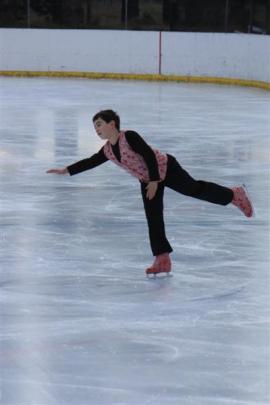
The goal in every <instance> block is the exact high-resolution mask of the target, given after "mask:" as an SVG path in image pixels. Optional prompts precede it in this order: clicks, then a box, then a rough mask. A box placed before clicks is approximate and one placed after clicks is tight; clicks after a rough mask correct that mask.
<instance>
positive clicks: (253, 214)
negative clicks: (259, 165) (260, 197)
mask: <svg viewBox="0 0 270 405" xmlns="http://www.w3.org/2000/svg"><path fill="white" fill-rule="evenodd" d="M242 187H243V189H244V190H245V193H246V195H247V198H248V199H249V202H250V204H251V208H252V215H251V217H249V218H255V217H256V212H255V208H254V205H253V203H252V199H251V197H250V195H249V192H248V189H247V186H246V185H245V184H242Z"/></svg>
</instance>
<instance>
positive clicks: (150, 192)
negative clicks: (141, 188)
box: [146, 181, 158, 200]
mask: <svg viewBox="0 0 270 405" xmlns="http://www.w3.org/2000/svg"><path fill="white" fill-rule="evenodd" d="M146 189H147V193H146V198H148V200H152V198H154V197H155V195H156V192H157V189H158V181H150V182H149V183H148V185H147V186H146Z"/></svg>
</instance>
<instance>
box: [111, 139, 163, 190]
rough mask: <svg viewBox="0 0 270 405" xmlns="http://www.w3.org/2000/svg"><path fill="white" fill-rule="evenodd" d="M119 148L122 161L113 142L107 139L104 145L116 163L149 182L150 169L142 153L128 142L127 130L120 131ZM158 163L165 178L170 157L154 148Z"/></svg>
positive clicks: (161, 175) (161, 174)
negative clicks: (115, 151)
mask: <svg viewBox="0 0 270 405" xmlns="http://www.w3.org/2000/svg"><path fill="white" fill-rule="evenodd" d="M119 149H120V155H121V162H119V161H118V159H117V158H116V157H115V155H114V153H113V150H112V147H111V144H110V142H109V141H107V142H106V143H105V145H104V148H103V150H104V153H105V156H106V157H107V158H108V159H109V160H111V161H113V162H114V163H116V164H117V165H118V166H120V167H122V168H123V169H125V170H127V171H128V172H129V173H130V174H131V175H132V176H134V177H137V178H138V179H139V180H140V181H142V182H144V183H148V182H149V181H150V178H149V174H148V169H147V166H146V163H145V161H144V159H143V157H142V156H141V155H139V154H138V153H136V152H134V150H133V149H132V148H131V146H130V145H129V144H128V142H127V140H126V137H125V131H121V132H120V136H119ZM153 151H154V153H155V155H156V159H157V163H158V170H159V175H160V180H164V179H165V176H166V172H167V160H168V157H167V155H166V154H163V153H161V152H160V151H159V150H156V149H153Z"/></svg>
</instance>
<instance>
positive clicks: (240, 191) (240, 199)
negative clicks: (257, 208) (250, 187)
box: [232, 184, 254, 218]
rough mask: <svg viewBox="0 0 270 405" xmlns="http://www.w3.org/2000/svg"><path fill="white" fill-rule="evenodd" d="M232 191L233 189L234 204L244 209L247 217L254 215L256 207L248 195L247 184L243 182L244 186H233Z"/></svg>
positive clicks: (241, 209)
mask: <svg viewBox="0 0 270 405" xmlns="http://www.w3.org/2000/svg"><path fill="white" fill-rule="evenodd" d="M232 191H233V200H232V204H234V205H235V206H236V207H237V208H239V210H240V211H242V212H243V214H244V215H245V216H246V217H248V218H250V217H252V216H253V215H254V209H253V206H252V203H251V201H250V198H249V197H248V193H247V190H246V188H245V185H244V184H243V186H239V187H234V188H232Z"/></svg>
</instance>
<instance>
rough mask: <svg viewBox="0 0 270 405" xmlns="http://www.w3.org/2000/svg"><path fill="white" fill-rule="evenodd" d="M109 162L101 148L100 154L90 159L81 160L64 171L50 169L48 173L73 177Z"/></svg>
mask: <svg viewBox="0 0 270 405" xmlns="http://www.w3.org/2000/svg"><path fill="white" fill-rule="evenodd" d="M107 160H108V158H107V157H106V156H105V155H104V152H103V148H101V149H100V151H99V152H98V153H95V154H94V155H92V156H91V157H90V158H87V159H83V160H80V161H79V162H76V163H73V164H72V165H70V166H67V167H63V168H62V169H49V170H47V172H46V173H55V174H70V176H73V175H74V174H77V173H81V172H84V171H85V170H90V169H93V168H94V167H96V166H99V165H101V164H102V163H105V162H107Z"/></svg>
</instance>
